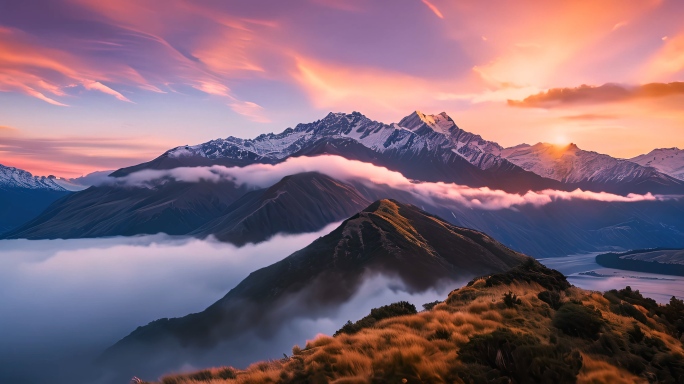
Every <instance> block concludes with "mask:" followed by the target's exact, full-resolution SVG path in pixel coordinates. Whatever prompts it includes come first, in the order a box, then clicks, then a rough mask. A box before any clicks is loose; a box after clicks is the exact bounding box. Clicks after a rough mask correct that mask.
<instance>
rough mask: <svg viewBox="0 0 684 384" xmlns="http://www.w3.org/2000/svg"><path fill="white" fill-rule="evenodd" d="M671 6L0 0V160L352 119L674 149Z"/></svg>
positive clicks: (649, 2)
mask: <svg viewBox="0 0 684 384" xmlns="http://www.w3.org/2000/svg"><path fill="white" fill-rule="evenodd" d="M682 15H684V2H681V1H678V0H642V1H629V2H626V1H622V0H614V1H612V0H592V1H583V0H578V1H572V2H549V1H537V0H535V1H532V0H520V1H509V0H500V1H493V0H479V1H474V0H473V1H470V0H464V1H447V0H394V1H392V2H387V1H380V0H347V1H342V0H291V1H286V2H285V1H277V0H270V1H266V0H251V1H221V0H144V1H139V0H116V1H113V0H112V1H109V0H107V1H95V0H31V1H11V0H0V164H3V165H8V166H16V167H19V168H23V169H26V170H28V171H31V172H33V173H34V174H38V175H47V174H54V175H57V176H63V177H75V176H80V175H82V174H85V173H88V172H92V171H96V170H105V169H116V168H120V167H123V166H128V165H133V164H137V163H140V162H143V161H147V160H150V159H152V158H154V157H156V156H158V155H159V154H161V153H163V152H164V151H165V150H166V149H169V148H172V147H175V146H179V145H186V144H197V143H202V142H205V141H208V140H211V139H215V138H218V137H227V136H238V137H244V138H250V137H255V136H257V135H259V134H261V133H267V132H280V131H282V130H283V129H285V128H287V127H293V126H295V125H296V124H297V123H305V122H311V121H314V120H318V119H320V118H322V117H324V116H325V115H326V114H327V113H328V112H330V111H334V112H352V111H359V112H361V113H363V114H365V115H366V116H368V117H370V118H371V119H374V120H378V121H382V122H385V123H391V122H398V121H399V120H400V119H401V118H402V117H404V116H406V115H408V114H410V113H411V112H412V111H414V110H420V111H422V112H425V113H439V112H442V111H445V112H447V113H448V114H449V115H450V116H451V117H452V118H453V119H454V120H455V122H456V123H457V124H458V125H459V126H460V127H461V128H463V129H465V130H468V131H471V132H475V133H478V134H480V135H482V136H483V137H484V138H485V139H488V140H493V141H496V142H498V143H500V144H501V145H504V146H513V145H517V144H520V143H523V142H525V143H529V144H534V143H537V142H551V143H557V144H566V143H569V142H573V143H576V144H577V145H578V146H579V147H580V148H582V149H588V150H594V151H597V152H601V153H607V154H610V155H612V156H616V157H622V158H629V157H633V156H636V155H639V154H642V153H646V152H649V151H650V150H652V149H654V148H662V147H680V148H682V147H684V131H683V128H684V108H682V106H684V83H682V82H683V81H684V23H682V22H681V18H682Z"/></svg>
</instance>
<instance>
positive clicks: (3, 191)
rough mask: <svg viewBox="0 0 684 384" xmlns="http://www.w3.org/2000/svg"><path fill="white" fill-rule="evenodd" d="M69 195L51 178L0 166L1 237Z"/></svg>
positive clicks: (54, 178) (55, 179)
mask: <svg viewBox="0 0 684 384" xmlns="http://www.w3.org/2000/svg"><path fill="white" fill-rule="evenodd" d="M68 194H69V191H68V190H67V189H66V188H64V187H62V186H61V185H60V184H59V183H58V182H57V178H56V177H54V176H48V177H45V176H33V175H32V174H31V173H30V172H27V171H24V170H21V169H18V168H14V167H6V166H4V165H1V164H0V202H2V203H1V204H0V234H2V233H4V232H7V231H9V230H11V229H14V228H16V227H18V226H19V225H21V224H24V223H25V222H27V221H29V220H30V219H32V218H34V217H36V216H38V214H40V213H41V212H42V211H43V210H44V209H45V208H46V207H47V206H49V205H50V204H52V203H53V202H54V201H55V200H57V199H59V198H61V197H64V196H66V195H68Z"/></svg>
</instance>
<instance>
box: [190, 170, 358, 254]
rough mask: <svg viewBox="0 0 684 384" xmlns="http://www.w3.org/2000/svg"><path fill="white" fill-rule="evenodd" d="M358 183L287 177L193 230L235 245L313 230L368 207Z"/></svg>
mask: <svg viewBox="0 0 684 384" xmlns="http://www.w3.org/2000/svg"><path fill="white" fill-rule="evenodd" d="M369 204H370V201H369V200H367V199H366V198H364V197H363V196H362V195H361V194H360V193H359V192H358V191H357V190H356V189H355V188H354V187H352V186H350V185H347V184H344V183H342V182H340V181H337V180H335V179H333V178H331V177H328V176H325V175H322V174H320V173H315V172H308V173H300V174H296V175H292V176H286V177H285V178H283V179H282V180H280V181H279V182H278V183H276V184H274V185H273V186H271V187H269V188H266V189H260V190H257V191H252V192H248V193H247V194H245V195H244V196H242V197H241V198H239V199H238V200H236V201H235V202H234V203H232V204H231V205H230V206H228V208H226V210H225V211H226V212H227V213H226V214H225V215H222V216H221V217H219V218H216V219H214V220H212V221H210V222H208V223H206V224H204V225H203V226H202V227H200V228H198V229H196V230H195V231H193V232H191V233H190V234H191V235H202V236H206V235H214V236H215V237H216V238H218V239H219V240H221V241H228V242H231V243H233V244H236V245H244V244H246V243H249V242H252V243H257V242H261V241H264V240H267V239H268V238H270V237H271V236H273V235H275V234H277V233H302V232H314V231H317V230H319V229H321V228H323V227H324V226H326V225H327V224H330V223H333V222H335V221H339V220H343V219H345V218H347V217H349V216H351V215H353V214H354V213H356V212H358V211H359V210H361V209H363V208H364V207H367V206H368V205H369Z"/></svg>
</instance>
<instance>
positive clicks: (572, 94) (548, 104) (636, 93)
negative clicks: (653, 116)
mask: <svg viewBox="0 0 684 384" xmlns="http://www.w3.org/2000/svg"><path fill="white" fill-rule="evenodd" d="M678 95H679V96H681V95H684V82H672V83H650V84H644V85H637V86H624V85H620V84H604V85H601V86H592V85H584V84H583V85H580V86H579V87H575V88H553V89H549V90H548V91H546V92H541V93H538V94H535V95H531V96H528V97H526V98H524V99H523V100H508V105H510V106H513V107H532V108H554V107H563V106H566V105H569V104H601V103H613V102H621V101H626V100H631V99H640V98H659V97H666V96H678Z"/></svg>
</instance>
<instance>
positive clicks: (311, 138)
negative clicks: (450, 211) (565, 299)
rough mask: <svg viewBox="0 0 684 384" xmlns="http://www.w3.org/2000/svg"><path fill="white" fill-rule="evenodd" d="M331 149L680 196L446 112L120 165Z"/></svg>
mask: <svg viewBox="0 0 684 384" xmlns="http://www.w3.org/2000/svg"><path fill="white" fill-rule="evenodd" d="M321 154H335V155H339V156H344V157H346V158H349V159H355V160H361V161H365V162H371V163H373V164H375V165H379V166H383V167H387V168H389V169H391V170H394V171H398V172H401V173H403V174H404V175H405V176H406V177H408V178H411V179H415V180H421V181H444V182H454V183H457V184H463V185H469V186H473V187H490V188H496V189H503V190H507V191H509V192H527V191H528V190H540V189H548V188H551V189H566V190H567V189H575V188H578V187H580V188H583V189H588V190H594V191H607V192H613V193H620V194H625V193H632V192H634V193H646V192H653V193H684V183H683V182H682V181H681V180H677V179H675V178H672V177H670V176H667V175H665V174H663V173H660V172H658V171H657V170H656V169H654V168H651V167H643V166H640V165H638V164H636V163H633V162H630V161H627V160H619V159H615V158H612V157H610V156H608V155H602V154H599V153H595V152H589V151H583V150H580V149H579V148H577V147H576V146H574V145H571V146H568V147H558V146H553V145H550V144H541V143H540V144H537V145H534V146H529V145H520V146H517V147H512V148H507V149H504V148H503V147H502V146H501V145H499V144H497V143H495V142H492V141H487V140H485V139H483V138H482V137H481V136H479V135H476V134H473V133H471V132H467V131H465V130H463V129H461V128H459V127H458V126H457V125H456V123H455V122H454V120H453V119H452V118H451V117H449V116H448V115H447V114H446V113H444V112H442V113H440V114H437V115H426V114H424V113H422V112H420V111H415V112H413V113H411V114H410V115H408V116H406V117H405V118H403V119H401V120H400V121H399V122H398V123H392V124H384V123H381V122H377V121H374V120H371V119H369V118H367V117H366V116H364V115H362V114H361V113H359V112H353V113H350V114H345V113H330V114H328V115H327V116H326V117H325V118H323V119H321V120H318V121H315V122H312V123H307V124H298V125H297V126H296V127H294V128H287V129H286V130H284V131H283V132H281V133H277V134H276V133H270V134H262V135H259V136H257V137H256V138H254V139H241V138H237V137H232V136H231V137H227V138H225V139H216V140H212V141H209V142H206V143H203V144H199V145H193V146H182V147H176V148H173V149H171V150H169V151H167V152H166V153H164V154H163V155H161V156H159V157H158V158H156V159H154V160H152V161H150V162H147V163H143V164H139V165H136V166H133V167H128V168H123V169H120V170H118V171H116V172H114V173H112V175H111V176H113V177H119V176H124V175H126V174H129V173H131V172H135V171H138V170H143V169H171V168H176V167H183V166H185V167H194V166H209V165H215V164H216V165H224V166H245V165H248V164H253V163H267V164H274V163H277V162H280V161H283V160H285V159H287V158H288V157H290V156H316V155H321Z"/></svg>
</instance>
